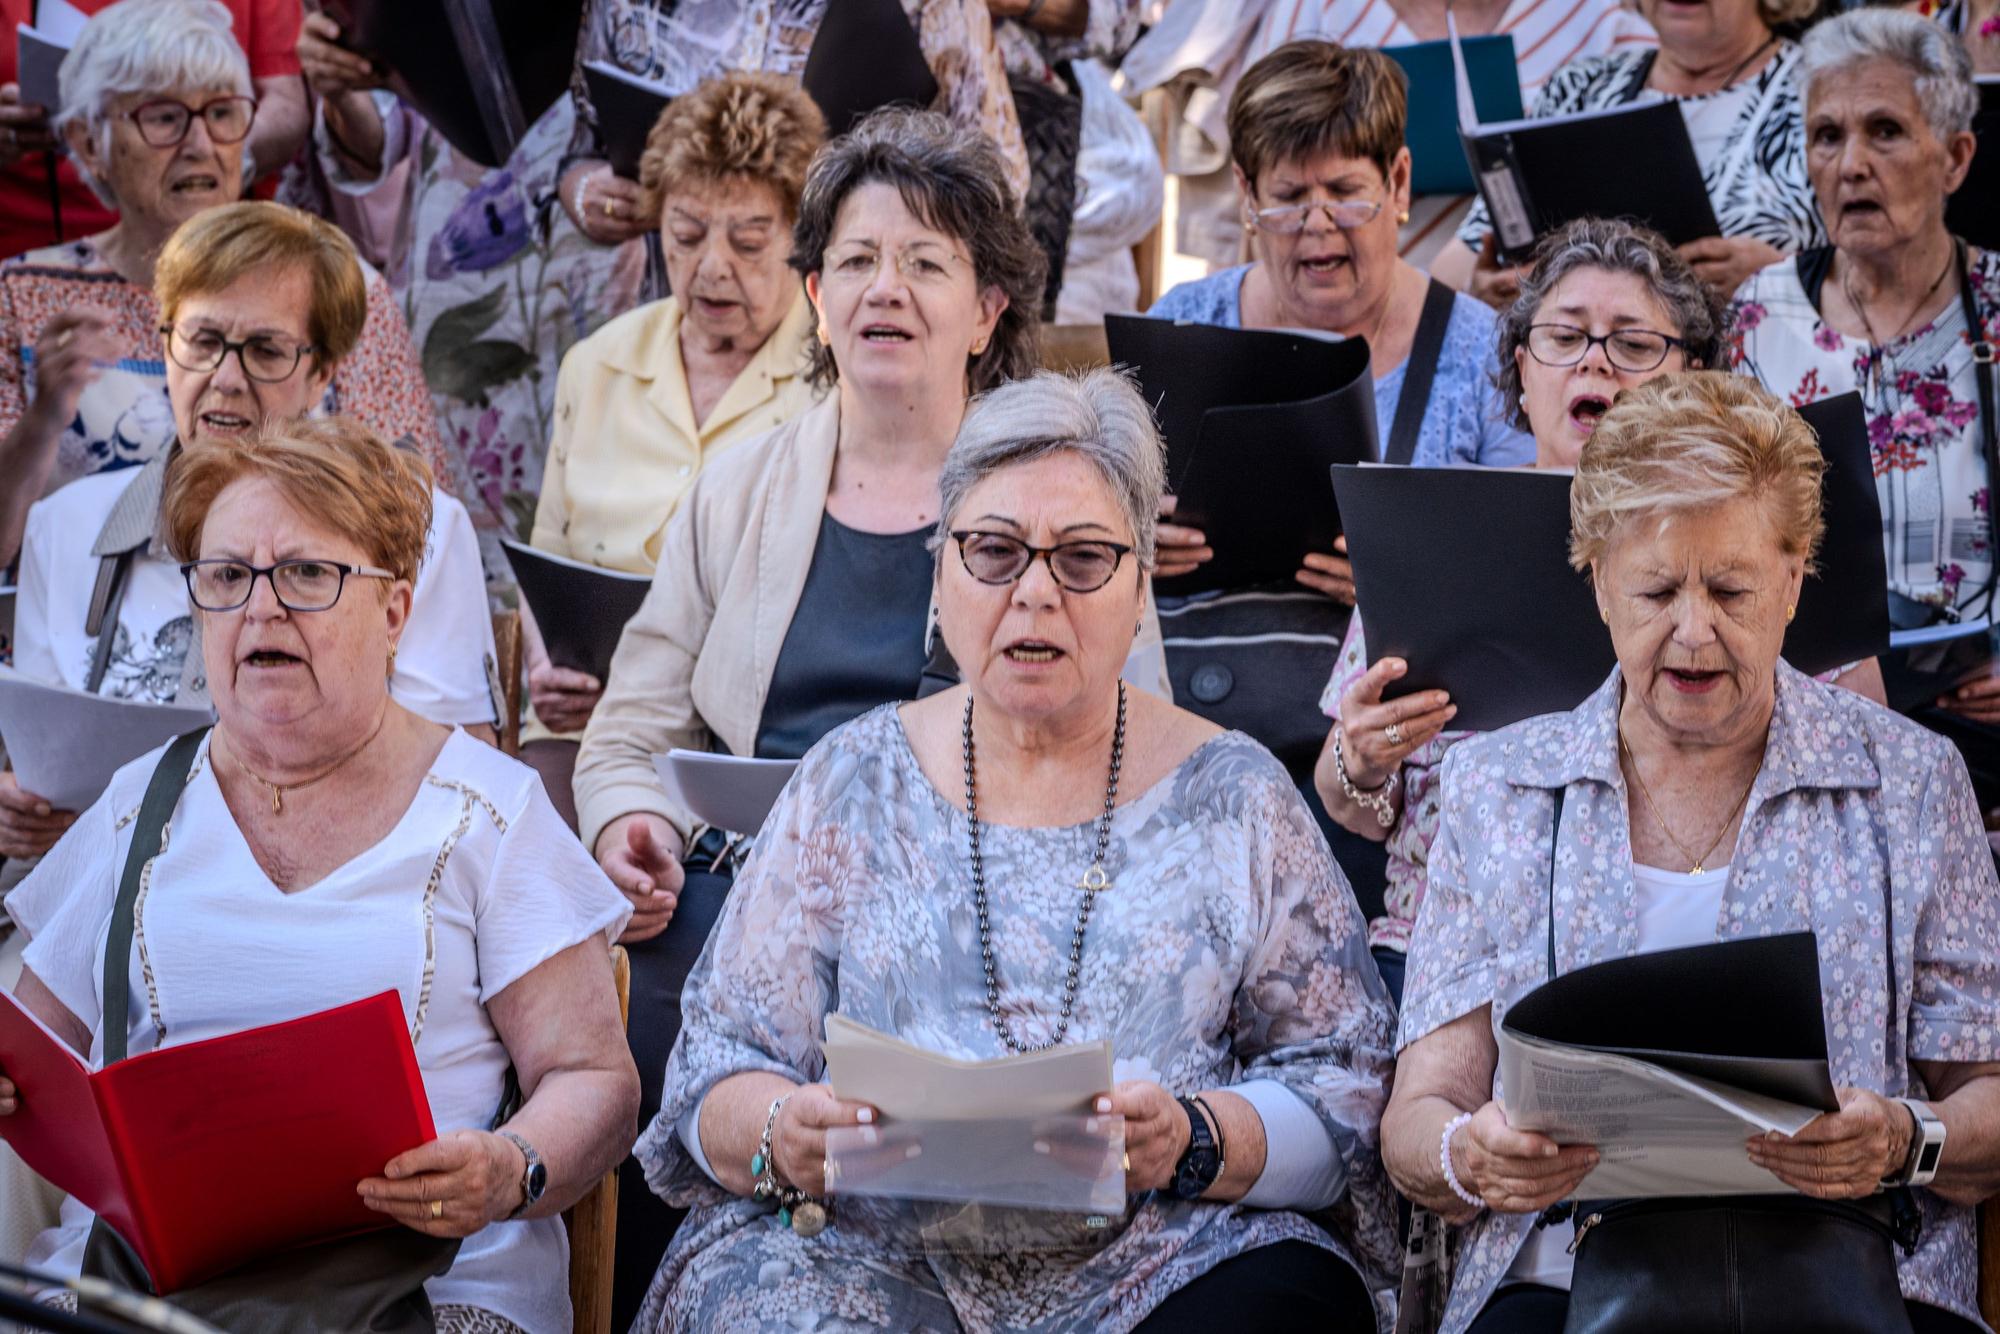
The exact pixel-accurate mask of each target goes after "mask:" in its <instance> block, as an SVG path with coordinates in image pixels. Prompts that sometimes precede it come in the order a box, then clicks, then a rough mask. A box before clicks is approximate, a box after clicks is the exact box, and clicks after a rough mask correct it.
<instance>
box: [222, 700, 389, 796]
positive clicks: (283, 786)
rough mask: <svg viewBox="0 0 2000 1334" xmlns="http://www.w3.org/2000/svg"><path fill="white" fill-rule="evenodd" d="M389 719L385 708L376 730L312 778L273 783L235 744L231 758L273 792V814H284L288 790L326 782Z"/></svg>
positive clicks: (371, 740) (360, 750)
mask: <svg viewBox="0 0 2000 1334" xmlns="http://www.w3.org/2000/svg"><path fill="white" fill-rule="evenodd" d="M388 720H389V711H388V710H387V709H384V710H383V711H382V716H381V718H379V719H377V720H376V723H375V730H374V731H372V732H370V733H369V734H368V739H367V740H365V741H363V742H362V743H361V744H360V745H358V746H356V747H355V748H354V749H353V750H350V751H348V752H347V753H346V754H345V755H343V756H341V757H340V758H339V759H337V760H335V761H334V762H333V764H332V765H331V766H329V767H328V768H327V769H326V770H325V771H323V772H321V773H316V774H314V775H313V776H312V777H311V778H306V779H302V780H300V781H299V782H296V783H273V782H272V781H271V780H270V779H268V778H265V777H264V776H263V775H262V774H260V773H258V772H257V771H256V770H255V769H252V768H251V767H250V766H249V765H248V764H245V763H244V762H243V757H242V756H241V755H238V754H237V753H236V747H235V746H233V745H232V746H231V747H230V748H229V758H230V760H231V761H232V762H233V763H234V764H235V765H236V767H237V768H239V769H241V770H242V771H243V772H244V773H246V774H249V775H250V777H251V779H252V780H254V781H255V782H256V783H257V785H258V786H260V787H262V788H264V789H265V790H266V791H268V792H269V793H270V794H271V814H273V815H283V814H284V813H285V794H286V793H287V792H298V791H300V790H302V789H304V788H309V787H311V786H312V785H313V784H315V783H320V782H324V781H325V780H326V779H328V778H331V777H333V775H334V774H336V773H338V772H339V771H340V769H341V767H342V766H343V765H345V764H346V763H347V762H348V761H349V760H351V759H353V758H354V757H355V756H356V755H359V754H360V753H361V752H362V751H364V750H366V749H368V747H369V746H370V745H371V744H373V743H374V740H375V738H376V737H378V736H380V735H382V724H383V723H385V722H387V721H388Z"/></svg>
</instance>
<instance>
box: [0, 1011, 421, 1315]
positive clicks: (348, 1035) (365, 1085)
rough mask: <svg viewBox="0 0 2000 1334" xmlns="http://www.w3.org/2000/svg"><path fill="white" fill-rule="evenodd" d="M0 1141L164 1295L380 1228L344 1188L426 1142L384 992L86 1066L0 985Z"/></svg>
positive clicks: (407, 1058)
mask: <svg viewBox="0 0 2000 1334" xmlns="http://www.w3.org/2000/svg"><path fill="white" fill-rule="evenodd" d="M0 1070H4V1071H5V1072H6V1075H7V1078H8V1079H10V1080H12V1081H13V1082H14V1084H15V1085H16V1086H17V1087H18V1088H19V1089H20V1110H19V1111H17V1112H15V1113H14V1115H12V1116H7V1117H0V1138H5V1139H6V1141H7V1142H8V1143H9V1144H11V1145H13V1146H14V1149H15V1151H16V1152H17V1153H19V1154H20V1155H21V1157H22V1159H23V1160H25V1161H26V1162H27V1164H28V1166H30V1167H32V1168H34V1169H35V1170H36V1171H37V1172H39V1173H41V1174H42V1175H43V1176H45V1177H47V1178H48V1179H49V1180H50V1181H52V1182H54V1183H55V1184H56V1185H57V1186H60V1187H61V1188H62V1189H64V1190H66V1191H68V1192H69V1193H70V1194H72V1195H74V1196H76V1198H77V1199H79V1200H81V1201H82V1202H83V1203H85V1204H86V1205H89V1206H90V1208H92V1209H93V1210H95V1211H96V1212H97V1213H98V1215H99V1216H101V1217H102V1218H103V1219H104V1221H105V1222H106V1223H108V1224H110V1225H111V1226H112V1227H113V1228H115V1229H116V1230H117V1231H118V1234H119V1235H120V1236H122V1237H124V1238H125V1240H126V1241H128V1242H130V1243H131V1245H132V1248H133V1249H134V1250H135V1251H137V1252H138V1253H139V1258H140V1259H141V1260H143V1261H144V1262H145V1265H146V1272H147V1273H148V1274H150V1275H151V1276H152V1278H153V1283H154V1286H155V1287H156V1288H157V1289H158V1291H159V1292H161V1293H162V1294H165V1293H170V1292H175V1291H178V1290H179V1289H181V1288H184V1287H187V1286H188V1285H190V1284H193V1283H198V1282H201V1281H202V1280H203V1279H207V1278H212V1277H214V1276H215V1275H217V1274H221V1273H224V1272H226V1271H228V1270H230V1269H234V1268H235V1267H236V1266H238V1265H241V1264H243V1263H245V1262H247V1261H250V1260H254V1259H257V1258H259V1257H261V1256H266V1255H271V1254H274V1253H276V1252H278V1251H283V1250H288V1249H290V1248H292V1247H294V1246H300V1245H305V1244H307V1243H310V1242H315V1241H325V1240H328V1239H330V1238H333V1237H340V1236H349V1235H352V1234H354V1233H357V1232H366V1231H370V1230H372V1229H374V1228H379V1227H386V1226H392V1225H393V1224H392V1223H391V1220H389V1219H388V1218H386V1217H385V1216H384V1215H382V1214H379V1213H376V1212H375V1211H374V1210H372V1209H369V1208H368V1207H366V1206H365V1205H363V1204H362V1203H361V1197H360V1196H359V1195H357V1194H356V1193H355V1190H354V1188H355V1185H356V1184H357V1183H358V1182H360V1181H361V1180H362V1178H364V1177H372V1176H380V1175H381V1173H382V1169H383V1168H384V1167H385V1166H387V1165H388V1162H389V1160H390V1159H391V1158H394V1157H395V1156H396V1155H398V1154H400V1153H405V1152H408V1151H409V1150H411V1149H414V1148H416V1147H417V1146H419V1145H421V1144H427V1143H429V1142H430V1141H431V1140H433V1139H436V1138H437V1131H436V1129H435V1128H434V1127H433V1125H432V1123H431V1112H430V1103H429V1101H428V1100H427V1099H426V1098H425V1096H424V1082H423V1076H422V1074H421V1073H420V1072H419V1071H418V1069H417V1056H416V1052H415V1051H414V1050H413V1049H412V1048H411V1046H410V1035H409V1030H408V1029H407V1028H405V1026H404V1022H403V1006H402V1002H401V1000H400V999H399V998H398V997H397V994H396V993H395V992H393V991H385V992H383V993H382V994H381V995H379V996H370V997H369V998H368V999H367V1000H363V1001H356V1002H354V1003H353V1004H352V1005H342V1006H339V1007H338V1008H336V1009H332V1010H325V1011H322V1012H321V1013H319V1014H313V1015H307V1016H306V1017H305V1018H303V1019H292V1020H288V1021H287V1022H285V1023H282V1024H272V1025H270V1026H268V1027H265V1028H253V1029H250V1030H248V1031H247V1032H242V1033H232V1034H229V1035H228V1036H226V1037H219V1038H210V1039H208V1040H206V1041H203V1042H190V1043H188V1044H187V1045H186V1046H181V1047H168V1048H166V1049H165V1050H162V1051H153V1052H147V1053H146V1054H144V1055H142V1056H134V1057H132V1058H131V1059H129V1060H125V1061H120V1062H118V1063H117V1064H115V1065H112V1066H111V1067H109V1068H108V1069H104V1070H100V1071H98V1072H96V1073H95V1074H92V1073H91V1072H90V1071H89V1070H88V1069H87V1068H86V1067H85V1066H84V1064H83V1062H81V1061H79V1060H78V1059H77V1058H76V1053H75V1052H73V1051H72V1050H71V1049H70V1048H69V1047H68V1045H66V1044H65V1043H64V1042H62V1040H61V1039H59V1038H57V1037H56V1036H55V1035H54V1034H52V1033H50V1032H49V1031H48V1030H47V1029H46V1028H44V1027H42V1025H41V1024H39V1023H38V1022H36V1020H35V1019H34V1017H33V1016H31V1015H30V1014H29V1013H28V1012H27V1011H26V1010H24V1009H22V1008H21V1007H20V1005H19V1004H18V1003H17V1002H16V1001H15V1000H14V998H13V997H12V996H9V995H7V994H6V993H5V992H0Z"/></svg>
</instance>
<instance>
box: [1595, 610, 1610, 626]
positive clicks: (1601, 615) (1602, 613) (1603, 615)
mask: <svg viewBox="0 0 2000 1334" xmlns="http://www.w3.org/2000/svg"><path fill="white" fill-rule="evenodd" d="M1597 619H1598V620H1600V621H1603V622H1604V623H1605V624H1606V625H1609V624H1611V613H1610V612H1608V611H1606V610H1604V608H1602V607H1599V608H1598V609H1597Z"/></svg>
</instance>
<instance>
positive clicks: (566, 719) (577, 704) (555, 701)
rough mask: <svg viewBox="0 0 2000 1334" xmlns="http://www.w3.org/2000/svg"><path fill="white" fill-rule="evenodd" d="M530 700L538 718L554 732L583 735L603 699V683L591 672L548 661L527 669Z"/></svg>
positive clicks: (543, 660) (545, 659) (544, 659)
mask: <svg viewBox="0 0 2000 1334" xmlns="http://www.w3.org/2000/svg"><path fill="white" fill-rule="evenodd" d="M528 698H529V699H530V700H531V701H533V703H534V706H535V717H537V718H539V719H541V721H542V725H543V726H544V727H547V728H548V729H549V730H550V731H551V732H581V731H582V730H583V729H584V725H585V724H586V723H588V722H589V721H590V715H591V713H592V711H593V710H595V709H596V708H597V701H598V700H600V699H602V698H604V683H603V682H602V681H600V680H598V679H597V678H596V677H594V676H592V675H591V674H590V673H589V672H578V671H572V670H570V669H569V668H567V667H558V666H556V665H555V664H554V663H552V662H550V661H549V660H548V659H547V658H543V659H542V660H541V661H539V662H537V663H535V664H534V665H533V666H531V667H529V668H528Z"/></svg>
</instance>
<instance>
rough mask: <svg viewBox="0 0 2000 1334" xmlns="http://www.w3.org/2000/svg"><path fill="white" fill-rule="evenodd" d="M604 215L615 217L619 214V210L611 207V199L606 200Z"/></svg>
mask: <svg viewBox="0 0 2000 1334" xmlns="http://www.w3.org/2000/svg"><path fill="white" fill-rule="evenodd" d="M604 216H605V217H607V218H615V217H617V216H618V210H616V209H614V208H613V207H611V201H610V200H609V199H607V200H605V201H604Z"/></svg>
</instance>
